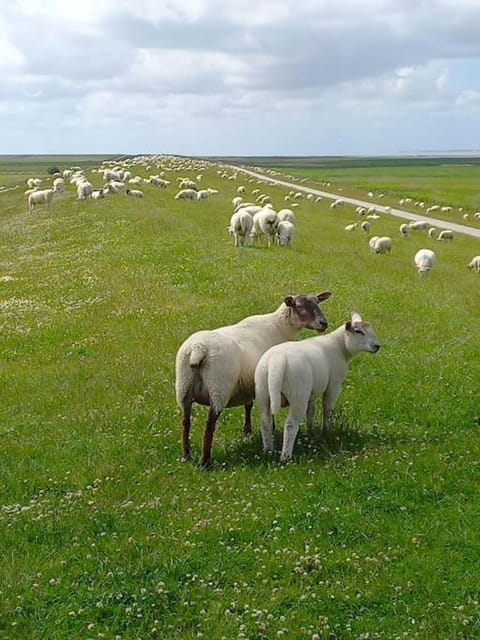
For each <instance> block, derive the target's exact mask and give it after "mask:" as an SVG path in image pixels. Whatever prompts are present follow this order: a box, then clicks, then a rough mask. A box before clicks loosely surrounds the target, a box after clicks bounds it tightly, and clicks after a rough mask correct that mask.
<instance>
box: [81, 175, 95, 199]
mask: <svg viewBox="0 0 480 640" xmlns="http://www.w3.org/2000/svg"><path fill="white" fill-rule="evenodd" d="M92 191H93V184H91V183H90V182H88V181H87V180H84V181H83V182H79V183H78V185H77V198H78V199H79V200H86V199H87V198H88V196H89V195H91V193H92Z"/></svg>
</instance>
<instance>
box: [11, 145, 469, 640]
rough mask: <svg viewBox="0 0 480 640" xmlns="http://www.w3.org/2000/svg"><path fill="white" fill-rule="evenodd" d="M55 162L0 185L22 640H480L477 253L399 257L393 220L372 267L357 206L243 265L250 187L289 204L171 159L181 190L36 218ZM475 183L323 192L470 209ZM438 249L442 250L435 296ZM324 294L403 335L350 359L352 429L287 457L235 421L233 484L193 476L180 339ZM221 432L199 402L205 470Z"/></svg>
mask: <svg viewBox="0 0 480 640" xmlns="http://www.w3.org/2000/svg"><path fill="white" fill-rule="evenodd" d="M50 162H52V159H51V158H49V159H48V161H47V163H48V164H49V163H50ZM82 162H83V159H82V158H77V159H74V158H72V161H71V162H70V164H79V165H82ZM85 162H86V163H87V164H88V163H89V162H90V160H88V161H87V160H85ZM90 166H91V165H90ZM44 169H45V162H44V159H42V160H41V161H40V162H39V164H38V165H35V159H34V158H29V159H28V160H26V164H25V165H22V163H21V162H19V161H15V164H13V165H11V166H7V165H2V164H1V163H0V183H6V181H7V179H8V180H9V181H12V184H13V183H15V184H19V185H22V187H21V188H18V189H16V190H13V191H8V192H7V193H3V194H2V193H0V211H1V216H0V257H1V262H0V314H1V315H0V319H1V328H2V331H1V335H2V352H3V366H2V378H1V379H2V386H1V391H2V393H1V394H0V438H1V445H2V452H3V456H2V480H3V482H2V487H1V490H0V496H1V500H0V503H1V504H0V527H1V531H2V535H1V536H0V557H1V558H2V562H1V563H0V595H1V599H0V638H5V639H11V640H26V639H30V638H32V639H36V640H37V639H38V640H45V639H47V638H48V639H49V640H65V639H67V638H68V639H70V638H71V639H82V640H84V639H85V640H87V639H90V638H91V639H94V638H108V639H114V638H119V639H121V640H133V639H139V638H143V639H150V638H161V639H162V640H163V639H165V640H193V639H194V638H195V639H196V638H204V640H207V639H208V640H221V639H226V640H230V639H232V638H234V639H237V638H238V639H240V640H247V639H251V640H271V639H272V638H291V639H294V640H297V639H302V638H305V639H307V640H314V639H318V638H321V639H322V640H323V639H325V640H334V639H338V640H340V639H341V640H344V639H357V640H359V639H360V638H362V639H363V640H366V639H367V638H368V639H376V638H384V639H388V640H393V639H396V638H419V639H422V640H424V639H432V640H438V639H442V640H443V639H445V640H446V639H448V640H450V639H459V640H460V639H470V638H471V639H472V640H473V639H474V638H478V637H479V635H480V586H479V580H478V576H479V575H480V541H479V536H478V523H479V522H480V463H479V461H480V444H479V429H480V398H479V393H478V382H479V365H478V363H479V362H480V341H479V340H478V326H479V323H480V304H479V302H480V296H479V287H480V276H479V274H475V273H471V272H469V271H468V270H467V268H466V264H467V262H468V261H469V260H470V259H471V258H472V257H473V256H474V255H478V254H480V243H479V241H478V240H475V239H472V238H469V237H466V236H461V235H458V236H457V237H456V238H455V240H454V241H453V242H451V243H450V244H447V243H441V242H438V241H435V240H431V239H429V238H427V237H426V236H425V235H423V234H414V233H412V235H411V237H410V238H408V239H405V240H402V239H401V238H400V237H399V233H398V225H399V220H398V219H393V218H392V217H389V216H383V217H381V218H380V220H378V221H376V222H374V223H372V231H374V232H375V234H378V235H385V234H386V235H391V236H392V238H393V243H394V244H393V251H392V254H391V255H375V254H372V253H370V252H369V251H368V248H367V237H365V236H364V235H362V234H361V233H360V232H355V233H347V232H345V231H344V226H345V225H346V224H347V223H349V222H351V221H352V219H355V218H354V211H353V208H352V207H344V208H343V209H337V210H335V211H331V210H330V209H329V203H328V202H327V201H326V200H324V201H322V202H320V203H314V202H310V201H307V200H306V199H305V198H304V199H302V200H300V201H299V206H298V207H297V208H296V209H295V215H296V226H297V237H296V241H295V245H294V248H293V249H292V250H288V249H281V248H279V247H272V248H270V249H268V248H267V247H266V246H264V245H256V246H254V247H248V248H245V249H235V248H234V247H233V246H232V241H231V239H230V237H229V236H228V234H227V232H226V227H227V225H228V222H229V219H230V215H231V211H232V204H231V200H232V198H233V197H234V196H235V195H236V193H237V187H238V186H239V185H240V184H244V185H245V186H246V187H247V193H246V196H245V197H246V198H254V196H253V195H252V194H251V191H252V190H253V189H254V188H260V189H261V190H262V191H264V192H265V193H268V194H270V196H271V200H272V203H273V205H274V206H275V207H276V208H280V206H283V205H284V203H285V201H284V196H285V195H286V193H287V191H288V190H287V189H286V188H280V187H273V186H268V185H266V184H257V181H256V180H253V181H251V182H248V180H246V179H245V178H244V177H241V176H240V175H239V176H238V177H237V179H235V180H228V179H222V178H221V177H220V175H219V174H218V173H217V170H216V167H215V166H214V167H212V168H210V169H204V168H202V167H200V166H199V165H197V166H195V167H190V168H184V169H183V170H181V171H179V172H173V171H172V170H171V164H170V163H168V162H165V163H164V166H163V167H162V166H160V167H156V166H152V170H151V171H150V173H157V172H159V171H161V170H162V169H163V170H165V171H166V174H167V178H168V179H169V180H171V185H170V187H169V188H168V189H166V190H161V189H158V188H155V187H153V186H150V185H141V186H140V188H141V189H142V190H143V191H144V198H143V199H142V200H135V199H133V198H128V197H126V196H124V195H115V196H110V197H108V198H105V199H104V200H100V201H95V202H94V201H87V202H84V203H81V202H78V201H77V200H76V198H75V192H74V189H73V186H72V185H68V186H67V193H66V194H65V195H64V196H63V197H61V198H59V199H58V200H57V201H55V202H54V203H53V205H52V208H51V211H46V210H44V209H43V208H42V207H38V208H37V209H36V210H35V211H34V212H33V213H32V214H29V213H28V212H27V206H26V201H25V196H24V194H23V190H24V186H23V185H24V184H25V180H26V178H27V177H30V175H38V176H41V177H44V176H45V173H44ZM475 170H476V168H472V167H463V168H461V169H460V168H458V169H457V168H451V169H449V168H447V167H444V168H435V167H433V168H422V169H421V168H418V175H417V180H421V183H419V182H415V181H414V175H415V173H417V171H415V172H413V173H412V172H410V173H403V174H402V173H401V171H400V169H398V170H396V169H395V170H394V169H393V168H392V169H388V171H387V172H385V170H381V169H375V170H374V169H372V170H371V171H370V170H368V171H367V170H366V169H359V170H358V171H359V172H361V175H360V174H359V173H357V170H355V171H354V170H351V169H348V170H347V169H345V171H344V173H342V172H340V173H337V170H333V169H330V170H329V171H328V172H323V171H320V170H318V172H317V171H316V170H315V171H312V172H311V173H310V174H309V175H308V177H309V178H310V179H311V180H312V181H313V182H315V183H316V182H318V181H319V180H325V179H331V180H332V181H335V184H336V185H337V184H338V185H341V184H344V185H345V186H347V185H353V187H354V188H356V189H358V190H360V191H362V192H363V190H364V189H365V188H366V185H378V187H379V186H380V185H383V188H385V190H387V185H388V186H389V189H388V191H389V193H390V189H392V190H395V189H397V186H396V185H397V184H399V185H400V184H401V186H402V188H405V192H410V193H413V192H416V190H417V189H418V190H419V192H420V191H421V192H423V193H425V194H428V195H429V201H433V200H434V199H435V198H437V197H438V194H439V193H441V194H442V197H445V194H446V193H449V192H450V191H449V190H451V193H452V198H453V197H454V196H455V198H457V199H458V201H459V202H462V201H463V202H473V200H474V198H475V197H476V193H474V191H475V187H474V182H475V181H474V175H473V172H474V171H475ZM402 171H405V172H407V171H411V170H408V169H405V170H403V169H402ZM132 172H133V173H138V174H139V175H141V176H146V175H148V174H147V172H146V170H145V169H143V168H136V169H133V170H132ZM289 172H293V170H289ZM429 172H430V173H429ZM462 172H466V173H467V175H466V176H464V177H465V182H463V186H462V187H460V186H458V188H457V187H456V186H455V185H456V184H457V182H458V180H459V179H460V177H461V176H462ZM200 173H201V174H203V180H202V183H201V184H202V186H204V187H212V188H215V189H217V190H218V191H219V193H218V194H217V195H215V196H212V197H211V198H210V199H209V200H207V201H205V202H181V201H177V200H175V199H174V194H175V191H176V186H175V185H176V180H177V177H179V176H182V177H183V176H188V177H191V178H193V179H196V176H197V175H198V174H200ZM87 175H88V176H89V178H90V179H91V180H92V182H93V183H94V185H95V186H101V184H102V180H101V178H100V176H99V175H98V174H97V173H91V172H88V174H87ZM301 175H302V176H303V175H306V174H304V172H303V170H302V172H301ZM409 176H410V177H409ZM429 176H430V177H429ZM337 180H338V183H337ZM313 182H312V183H313ZM442 185H443V186H442ZM353 187H352V188H353ZM375 188H377V187H375ZM398 189H399V192H400V191H401V190H402V189H400V186H399V187H398ZM442 189H444V190H446V191H441V190H442ZM469 206H470V205H469ZM421 247H430V248H433V249H434V250H435V252H436V254H437V264H436V266H435V268H434V270H433V271H432V273H431V275H430V276H429V277H428V278H424V279H422V278H420V277H419V276H418V274H417V273H416V270H415V268H414V265H413V255H414V253H415V251H416V250H417V249H419V248H421ZM324 290H330V291H332V292H333V296H332V299H331V300H330V301H329V302H327V303H325V305H324V307H323V308H324V310H325V312H326V314H327V316H328V318H329V321H330V327H331V328H334V327H336V326H338V325H339V324H340V323H342V322H344V321H345V320H346V319H347V318H348V317H349V314H350V312H351V311H352V310H357V311H359V312H361V313H362V315H363V317H364V318H365V319H367V320H369V321H371V323H372V325H373V327H374V329H375V330H376V332H377V334H378V337H379V339H380V341H381V343H382V349H381V350H380V352H379V353H378V354H377V355H374V356H373V355H367V354H363V355H361V356H359V357H358V358H356V359H355V360H354V361H353V362H352V364H351V367H350V372H349V375H348V378H347V380H346V382H345V384H344V386H343V390H342V394H341V396H340V399H339V401H338V404H337V407H336V419H335V424H334V429H333V434H332V436H331V438H330V439H329V440H328V441H326V442H325V441H323V440H322V439H321V437H320V436H319V435H316V436H315V437H314V438H313V439H312V440H309V439H308V438H307V437H306V434H305V433H304V430H302V432H301V434H300V436H299V440H298V442H297V444H296V446H295V450H294V461H293V462H292V463H291V464H288V465H286V466H280V465H279V462H278V455H275V456H274V457H273V459H272V458H270V457H266V456H264V455H263V453H262V451H261V439H260V434H259V421H258V416H257V415H256V413H255V411H254V422H255V429H254V435H253V436H252V437H250V438H245V437H244V436H243V434H242V432H241V426H240V425H241V418H242V411H241V409H231V410H226V411H225V412H224V413H223V414H222V416H221V418H220V420H219V425H218V429H217V433H216V436H215V441H214V450H213V455H214V460H215V464H214V468H213V469H212V470H211V471H210V472H201V471H200V470H199V469H198V468H197V467H196V465H195V463H192V464H183V463H181V462H180V461H179V457H180V421H181V418H180V412H179V410H178V408H177V406H176V403H175V398H174V359H175V353H176V350H177V349H178V347H179V345H180V344H181V342H182V341H183V340H184V339H185V338H186V337H187V336H188V335H190V333H192V332H193V331H195V330H198V329H203V328H210V327H212V328H213V327H217V326H221V325H223V324H227V323H230V322H236V321H238V320H240V319H241V318H243V317H245V316H247V315H250V314H256V313H266V312H269V311H272V310H274V309H275V308H277V307H278V305H279V304H280V303H281V301H282V300H283V298H284V297H285V296H286V295H288V294H292V293H302V292H308V293H318V292H320V291H324ZM308 335H311V332H307V333H306V334H304V335H302V337H303V338H305V337H306V336H308ZM205 417H206V412H205V409H204V408H201V407H198V408H197V409H196V411H195V415H194V420H193V427H192V444H193V446H194V455H195V459H198V454H199V449H200V443H201V437H202V432H203V427H204V424H205ZM283 417H284V414H282V419H281V420H279V421H278V424H279V428H277V432H276V438H277V446H278V447H279V446H280V442H281V435H282V429H281V425H282V423H283Z"/></svg>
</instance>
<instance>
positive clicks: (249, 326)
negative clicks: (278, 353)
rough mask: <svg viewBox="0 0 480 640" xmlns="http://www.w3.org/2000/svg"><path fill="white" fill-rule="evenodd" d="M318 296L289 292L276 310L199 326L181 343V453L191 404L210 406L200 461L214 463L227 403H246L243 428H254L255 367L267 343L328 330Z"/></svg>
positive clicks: (186, 441) (177, 388) (323, 295)
mask: <svg viewBox="0 0 480 640" xmlns="http://www.w3.org/2000/svg"><path fill="white" fill-rule="evenodd" d="M330 296H331V294H330V293H329V292H324V293H320V294H318V295H316V296H309V295H298V296H287V297H286V298H285V299H284V301H283V302H282V304H281V305H280V306H279V307H278V309H277V310H276V311H274V312H273V313H267V314H264V315H255V316H250V317H248V318H245V319H244V320H241V321H240V322H238V323H237V324H234V325H230V326H226V327H221V328H219V329H213V330H211V331H197V332H196V333H194V334H193V335H191V336H190V337H189V338H187V340H185V342H184V343H183V344H182V345H181V346H180V348H179V350H178V352H177V357H176V362H175V372H176V378H175V391H176V398H177V402H178V404H179V406H180V408H181V409H182V413H183V421H182V444H183V459H184V460H189V459H190V457H191V452H190V426H191V412H192V404H193V403H194V402H197V403H198V404H202V405H204V406H208V407H210V409H209V412H208V418H207V423H206V426H205V432H204V436H203V446H202V455H201V458H200V466H201V467H202V468H204V469H205V468H207V467H209V466H210V465H211V451H212V441H213V434H214V432H215V425H216V423H217V420H218V417H219V415H220V414H221V412H222V411H223V409H225V407H238V406H241V405H243V406H244V407H245V421H244V427H243V428H244V432H245V433H250V432H251V429H252V427H251V411H252V406H253V398H254V394H255V385H254V373H255V367H256V366H257V363H258V361H259V360H260V358H261V356H262V355H263V354H264V353H265V351H266V350H267V349H269V348H270V347H272V346H273V345H275V344H279V343H280V342H285V341H287V340H293V338H295V336H296V335H297V333H298V332H299V331H300V330H301V329H303V328H308V329H314V330H315V331H318V332H319V333H322V332H323V331H325V330H326V328H327V326H328V323H327V320H326V318H325V316H324V315H323V313H322V311H321V309H320V307H319V303H320V302H323V301H324V300H328V298H330Z"/></svg>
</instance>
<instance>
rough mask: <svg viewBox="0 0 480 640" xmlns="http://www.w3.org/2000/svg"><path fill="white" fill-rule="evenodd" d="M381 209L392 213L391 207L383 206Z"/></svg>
mask: <svg viewBox="0 0 480 640" xmlns="http://www.w3.org/2000/svg"><path fill="white" fill-rule="evenodd" d="M383 210H384V211H385V213H392V207H388V206H387V207H384V208H383Z"/></svg>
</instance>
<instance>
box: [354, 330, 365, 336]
mask: <svg viewBox="0 0 480 640" xmlns="http://www.w3.org/2000/svg"><path fill="white" fill-rule="evenodd" d="M355 333H359V334H360V335H361V336H364V335H365V331H363V330H362V329H355Z"/></svg>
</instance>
